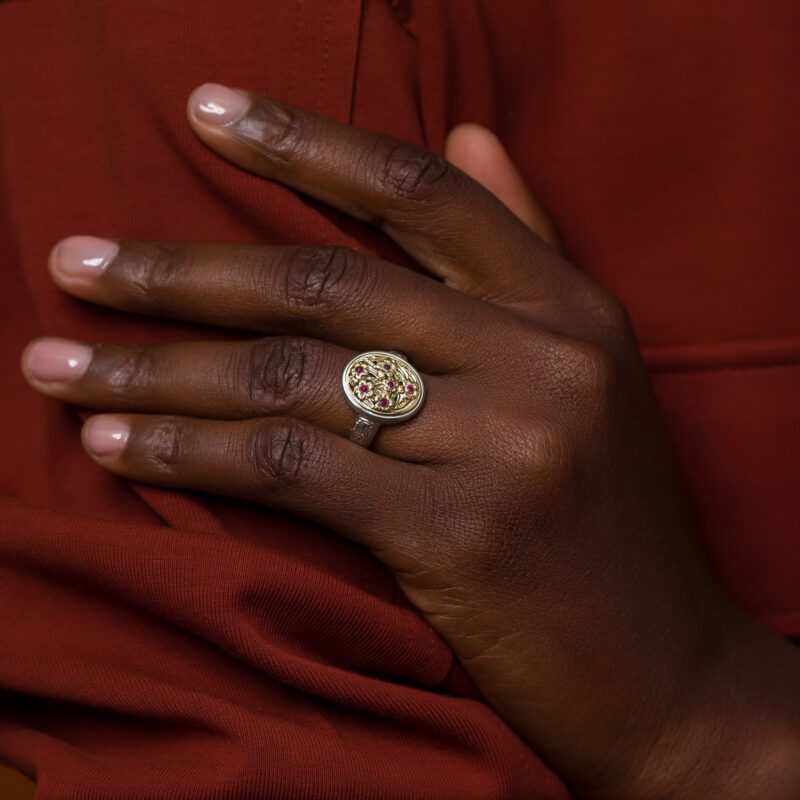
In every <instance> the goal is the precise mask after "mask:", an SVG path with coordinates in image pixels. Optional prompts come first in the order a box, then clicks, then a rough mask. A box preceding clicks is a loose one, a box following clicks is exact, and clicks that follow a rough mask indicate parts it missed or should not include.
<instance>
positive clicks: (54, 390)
mask: <svg viewBox="0 0 800 800" xmlns="http://www.w3.org/2000/svg"><path fill="white" fill-rule="evenodd" d="M354 355H355V353H354V352H353V351H351V350H349V349H347V348H344V347H339V346H337V345H331V344H328V343H325V342H322V341H319V340H317V339H311V338H307V337H294V336H271V337H267V338H263V339H253V340H251V341H245V342H242V341H236V342H178V343H169V344H155V345H118V344H98V345H94V346H91V345H86V344H82V343H80V342H73V341H70V340H66V339H56V338H50V337H45V338H41V339H37V340H35V341H34V342H32V343H31V344H30V345H29V346H28V347H27V348H26V350H25V352H24V353H23V356H22V368H23V372H24V374H25V376H26V378H27V379H28V381H29V382H30V383H31V385H32V386H33V387H34V388H35V389H37V390H39V391H40V392H42V393H43V394H46V395H49V396H51V397H55V398H57V399H59V400H64V401H66V402H70V403H74V404H76V405H81V406H85V407H88V408H95V409H99V410H102V411H128V412H145V413H161V414H180V415H184V416H189V417H202V418H207V419H220V420H225V419H227V420H234V419H248V418H254V417H265V416H287V417H293V418H296V419H302V420H305V421H307V422H311V423H313V424H314V425H316V426H318V427H321V428H325V429H327V430H329V431H331V432H333V433H336V434H339V435H342V436H347V435H348V434H349V431H350V426H351V425H352V422H353V419H354V414H353V411H352V409H351V407H350V406H349V405H348V404H347V402H346V401H345V398H344V394H343V391H342V384H341V374H342V370H343V369H344V367H345V365H346V364H347V363H348V362H349V361H350V359H351V358H352V357H353V356H354ZM423 380H424V381H425V390H426V394H427V396H428V397H430V396H433V398H434V400H433V402H432V403H429V404H428V403H426V406H427V408H425V409H424V413H423V414H420V415H419V416H417V417H414V418H413V419H411V420H410V421H408V422H406V423H404V424H403V425H402V426H398V427H397V428H394V427H393V426H385V430H384V431H383V432H382V433H381V435H380V436H379V438H378V440H377V441H376V444H375V447H374V449H376V450H378V451H380V452H382V453H383V454H385V455H389V456H392V457H394V458H399V459H401V460H408V461H415V462H419V461H424V460H429V459H431V458H439V457H442V456H444V455H445V454H446V453H445V452H444V451H445V450H446V449H447V447H448V444H449V442H450V439H451V437H450V436H449V435H448V431H449V430H450V429H451V428H452V424H453V423H452V419H453V415H454V414H456V413H457V407H456V406H457V405H460V404H456V403H455V401H454V397H453V394H454V392H456V393H457V392H458V389H457V381H456V380H455V379H449V378H440V377H433V376H426V377H424V378H423ZM445 384H446V387H445ZM399 428H402V431H400V430H399ZM398 434H401V435H398Z"/></svg>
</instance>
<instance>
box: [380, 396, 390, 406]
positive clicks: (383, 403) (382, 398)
mask: <svg viewBox="0 0 800 800" xmlns="http://www.w3.org/2000/svg"><path fill="white" fill-rule="evenodd" d="M381 405H382V406H388V405H389V401H388V400H387V399H386V398H385V397H381Z"/></svg>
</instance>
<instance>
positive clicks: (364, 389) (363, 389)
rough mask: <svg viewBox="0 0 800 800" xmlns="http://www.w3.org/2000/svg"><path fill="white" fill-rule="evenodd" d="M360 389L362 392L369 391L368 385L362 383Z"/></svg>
mask: <svg viewBox="0 0 800 800" xmlns="http://www.w3.org/2000/svg"><path fill="white" fill-rule="evenodd" d="M358 388H359V389H361V391H362V392H366V391H367V384H366V383H362V384H361V386H359V387H358Z"/></svg>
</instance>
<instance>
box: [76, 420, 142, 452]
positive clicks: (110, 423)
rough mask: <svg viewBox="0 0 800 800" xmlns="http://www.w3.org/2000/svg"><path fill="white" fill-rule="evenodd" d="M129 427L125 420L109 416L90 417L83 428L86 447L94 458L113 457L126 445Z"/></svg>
mask: <svg viewBox="0 0 800 800" xmlns="http://www.w3.org/2000/svg"><path fill="white" fill-rule="evenodd" d="M130 432H131V427H130V425H128V423H127V422H125V420H123V419H121V418H120V417H115V416H112V415H110V414H101V415H98V416H96V417H91V418H90V419H89V421H88V422H87V423H86V424H85V426H84V428H83V440H84V442H85V443H86V447H87V448H88V449H89V450H91V452H92V454H93V455H96V456H114V455H117V454H118V453H121V452H122V451H123V450H124V449H125V445H126V444H127V443H128V436H129V434H130Z"/></svg>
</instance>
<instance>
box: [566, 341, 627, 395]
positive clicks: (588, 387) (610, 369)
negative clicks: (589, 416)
mask: <svg viewBox="0 0 800 800" xmlns="http://www.w3.org/2000/svg"><path fill="white" fill-rule="evenodd" d="M565 359H566V361H565V366H566V370H567V376H568V384H569V391H571V392H572V394H573V396H574V397H575V398H576V399H578V400H580V401H582V405H583V407H584V408H585V407H586V406H589V407H594V408H606V407H607V406H608V405H609V403H610V402H611V400H612V398H613V396H614V392H615V388H616V386H617V383H618V380H619V367H618V364H617V361H616V359H615V358H614V357H613V356H612V355H611V354H610V353H608V352H606V351H605V350H604V349H603V348H601V347H597V346H595V345H593V344H590V343H588V342H572V343H571V345H570V346H569V347H568V348H566V350H565Z"/></svg>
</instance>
